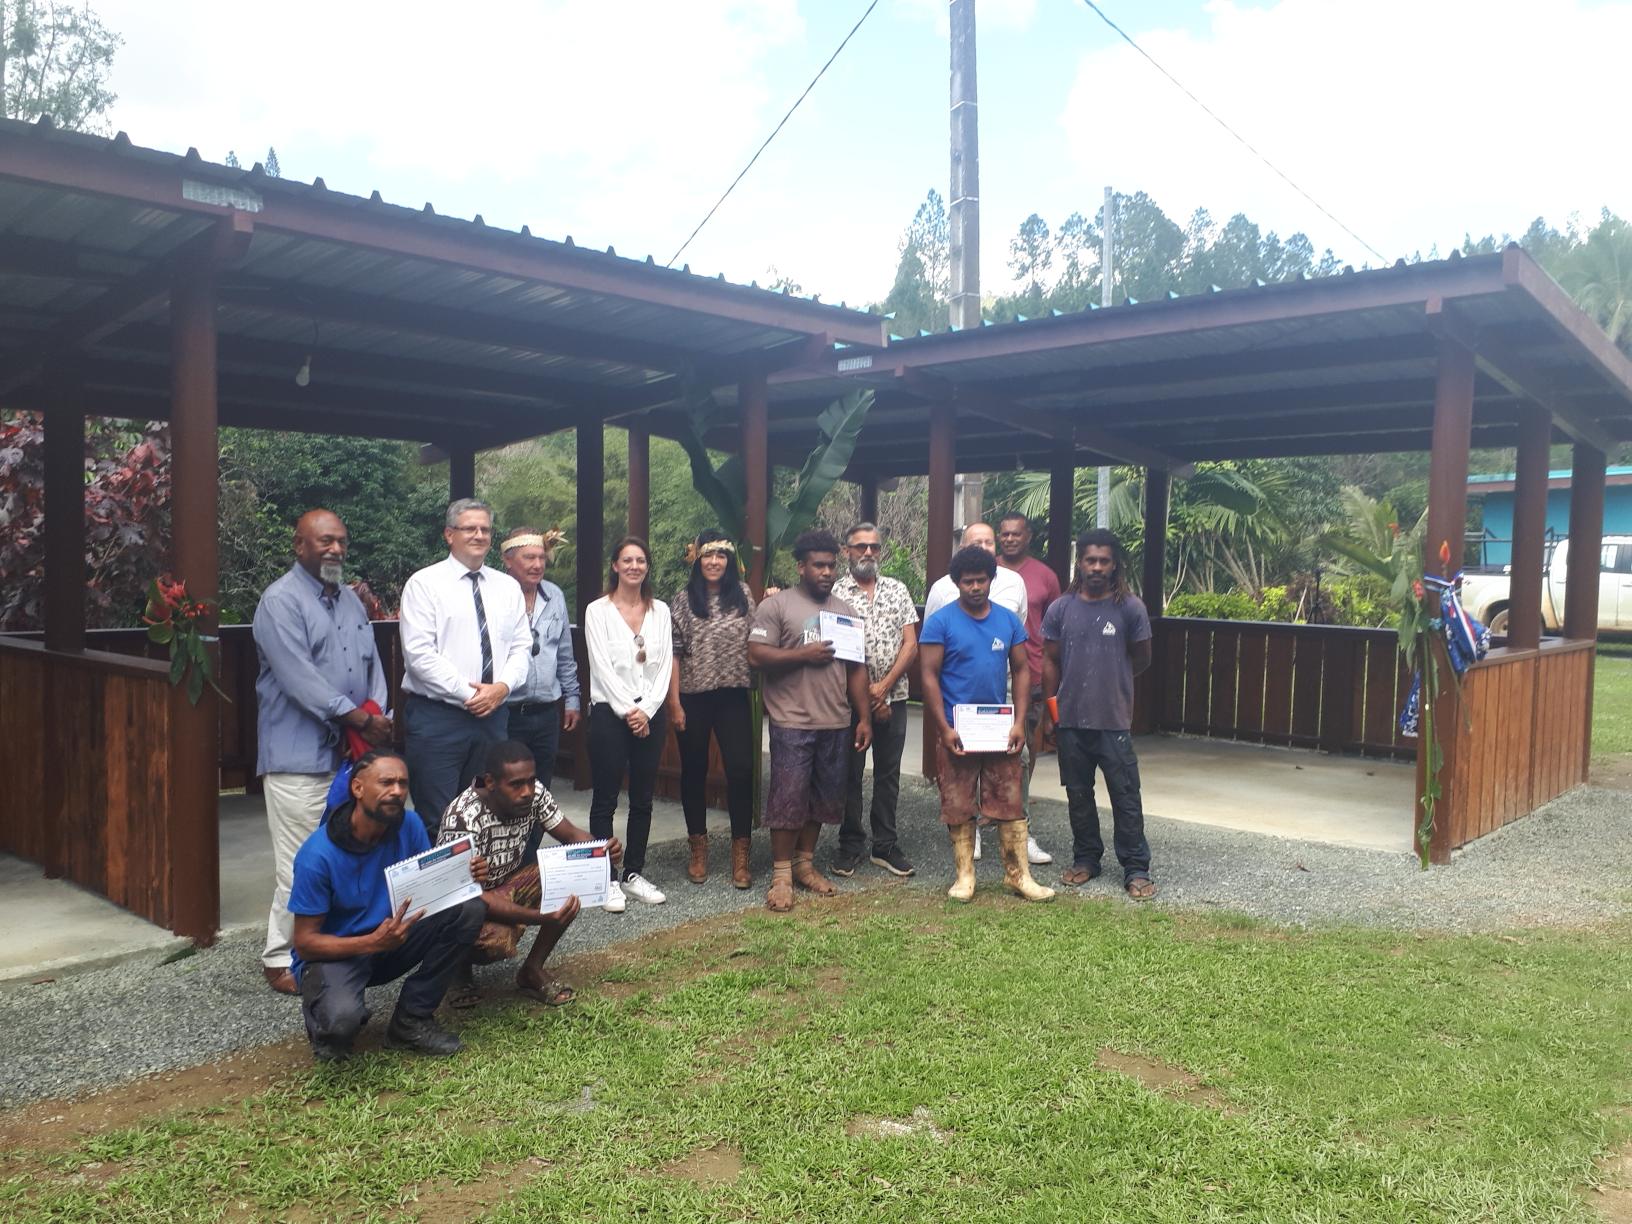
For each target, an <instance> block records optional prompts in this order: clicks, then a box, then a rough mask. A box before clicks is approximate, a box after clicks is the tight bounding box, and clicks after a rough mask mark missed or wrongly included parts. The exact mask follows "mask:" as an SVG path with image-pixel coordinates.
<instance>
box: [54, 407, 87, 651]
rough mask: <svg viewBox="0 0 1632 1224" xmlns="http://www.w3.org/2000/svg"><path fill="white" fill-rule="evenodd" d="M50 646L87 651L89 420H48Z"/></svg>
mask: <svg viewBox="0 0 1632 1224" xmlns="http://www.w3.org/2000/svg"><path fill="white" fill-rule="evenodd" d="M45 644H46V646H47V647H48V648H49V649H51V650H84V649H85V414H84V413H83V412H82V411H80V409H79V406H78V405H77V404H76V405H68V404H66V403H61V402H53V404H52V405H51V410H50V411H49V412H48V413H46V414H45Z"/></svg>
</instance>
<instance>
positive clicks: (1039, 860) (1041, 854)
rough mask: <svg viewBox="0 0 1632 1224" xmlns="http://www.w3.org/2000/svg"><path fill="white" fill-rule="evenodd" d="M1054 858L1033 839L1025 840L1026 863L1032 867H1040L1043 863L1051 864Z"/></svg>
mask: <svg viewBox="0 0 1632 1224" xmlns="http://www.w3.org/2000/svg"><path fill="white" fill-rule="evenodd" d="M1053 861H1054V856H1053V855H1052V854H1050V853H1049V852H1048V851H1047V850H1044V849H1043V848H1042V847H1041V846H1039V845H1038V844H1037V839H1036V838H1035V837H1028V838H1026V862H1028V863H1030V864H1031V865H1032V866H1033V867H1041V866H1042V865H1043V864H1044V863H1052V862H1053Z"/></svg>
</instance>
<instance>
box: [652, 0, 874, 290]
mask: <svg viewBox="0 0 1632 1224" xmlns="http://www.w3.org/2000/svg"><path fill="white" fill-rule="evenodd" d="M877 7H878V0H873V2H872V3H871V4H869V5H868V6H867V11H866V12H864V13H863V14H862V15H861V17H860V18H859V19H858V20H857V21H856V24H855V25H853V26H851V27H850V33H848V34H846V35H845V36H844V39H843V40H842V41H841V42H840V43H839V45H838V46H837V47H836V48H834V51H833V54H832V55H830V56H828V57H827V63H825V64H823V65H822V66H821V68H820V69H819V70H818V71H817V73H816V75H815V76H813V77H811V78H810V84H809V85H806V86H805V92H804V93H802V94H800V95H799V96H798V97H797V98H795V99H794V102H793V105H792V106H790V107H788V113H787V114H785V115H783V116H782V121H781V123H778V124H777V125H776V127H774V128H772V129H771V134H770V135H769V136H767V137H765V143H764V144H762V145H760V146H759V148H757V149H755V150H754V155H753V156H752V157H750V158H749V159H748V164H747V165H746V166H744V167H743V168H742V170H741V171H740V172H738V174H737V177H736V178H734V179H732V180H731V186H729V187H727V188H726V189H725V191H724V193H723V194H722V195H721V196H720V198H719V199H717V200H715V201H714V207H713V208H711V209H709V210H708V214H707V216H705V217H704V218H703V219H702V220H701V221H699V222H697V228H696V229H694V230H692V231H691V233H690V234H688V235H687V236H686V240H685V241H684V242H682V243H681V244H680V249H679V250H678V251H676V252H675V253H674V254H673V255H670V256H669V262H668V263H666V264H664V265H663V266H664V267H665V268H672V267H674V261H675V260H677V259H679V258H680V256H681V254H682V253H683V252H684V251H685V249H686V248H687V247H688V246H690V245H691V240H692V239H693V238H695V237H697V235H698V234H700V233H702V230H703V226H705V225H707V224H708V222H709V218H711V217H713V215H714V214H715V213H717V212H718V211H719V210H720V205H721V204H724V203H725V200H726V197H727V196H729V195H730V194H731V193H732V192H733V191H735V190H736V189H737V184H738V183H740V182H742V176H743V175H745V174H747V173H748V171H750V170H752V169H753V168H754V163H755V162H756V161H758V160H759V155H760V154H761V153H763V152H765V149H766V147H767V146H769V145H770V143H771V141H773V140H775V139H776V134H777V133H778V132H780V131H781V130H782V127H783V125H784V124H786V123H787V121H788V120H789V119H792V118H793V112H794V111H796V110H798V109H799V103H801V102H803V101H804V100H805V98H806V97H808V96H809V94H810V91H811V90H813V89H815V88H816V82H817V81H819V80H821V79H822V73H824V72H826V71H827V70H828V69H829V68H831V67H832V66H833V61H834V60H836V59H838V58H839V52H840V51H843V50H844V48H845V46H846V44H848V43H849V41H850V40H851V39H852V38H854V37H855V35H856V31H857V30H859V29H861V25H862V22H864V21H866V20H867V18H869V17H871V16H872V14H873V10H874V9H875V8H877Z"/></svg>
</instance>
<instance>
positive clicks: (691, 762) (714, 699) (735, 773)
mask: <svg viewBox="0 0 1632 1224" xmlns="http://www.w3.org/2000/svg"><path fill="white" fill-rule="evenodd" d="M680 708H681V709H683V710H684V711H685V712H686V729H685V730H684V731H676V732H675V733H674V740H675V744H676V745H677V746H678V747H679V749H680V806H681V807H683V808H684V809H685V812H686V832H687V833H707V832H708V737H709V736H710V735H712V736H713V737H714V741H715V742H716V743H717V744H719V746H720V760H721V761H722V762H723V763H724V765H725V807H726V811H728V812H729V813H730V814H731V836H732V837H748V836H750V835H751V834H752V833H753V831H754V718H753V711H752V710H751V709H750V708H749V704H748V690H747V689H745V688H717V689H708V690H706V691H705V692H701V693H681V694H680Z"/></svg>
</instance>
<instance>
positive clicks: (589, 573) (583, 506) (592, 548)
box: [573, 417, 606, 628]
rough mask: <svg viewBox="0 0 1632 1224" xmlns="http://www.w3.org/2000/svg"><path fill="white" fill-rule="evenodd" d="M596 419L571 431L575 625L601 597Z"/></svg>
mask: <svg viewBox="0 0 1632 1224" xmlns="http://www.w3.org/2000/svg"><path fill="white" fill-rule="evenodd" d="M603 428H604V427H603V426H602V425H601V422H600V418H598V417H597V418H595V419H593V420H588V421H584V422H582V423H580V424H579V426H578V428H577V429H576V430H575V431H574V432H575V434H576V438H575V441H576V443H577V448H578V472H577V483H578V497H577V501H578V521H577V527H576V530H577V533H578V538H577V539H576V540H574V541H573V544H574V545H575V546H576V548H577V554H576V555H577V558H578V564H577V569H576V585H577V587H578V599H577V611H578V626H579V627H580V628H582V627H583V624H584V609H586V608H587V607H589V605H590V604H592V603H594V602H595V600H597V599H599V598H600V597H601V586H602V583H603V582H604V581H605V577H606V566H605V557H604V555H603V554H604V553H605V552H606V538H605V533H604V531H603V528H602V525H601V508H602V506H603V505H604V504H605V501H606V441H605V437H604V435H603V434H602V432H601V431H602V429H603Z"/></svg>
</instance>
